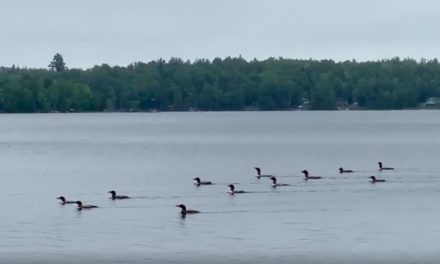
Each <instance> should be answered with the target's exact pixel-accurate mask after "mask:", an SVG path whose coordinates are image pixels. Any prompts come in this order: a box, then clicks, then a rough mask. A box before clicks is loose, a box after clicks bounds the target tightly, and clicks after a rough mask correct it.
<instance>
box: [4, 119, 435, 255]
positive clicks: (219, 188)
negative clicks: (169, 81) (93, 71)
mask: <svg viewBox="0 0 440 264" xmlns="http://www.w3.org/2000/svg"><path fill="white" fill-rule="evenodd" d="M439 154H440V112H439V111H316V112H312V111H310V112H308V111H293V112H188V113H178V112H170V113H84V114H79V113H78V114H77V113H75V114H2V115H0V164H1V169H0V180H1V184H0V208H1V209H2V213H1V221H0V263H60V262H62V263H198V262H200V263H224V262H231V263H268V262H274V263H292V262H295V263H324V262H325V263H333V262H334V263H353V262H358V263H359V262H360V260H362V261H363V262H362V263H366V262H371V263H394V262H395V263H420V262H423V263H438V260H440V250H439V246H438V243H439V242H440V225H439V222H440V203H439V201H440V199H439V197H440V178H439V175H440V163H439ZM378 161H382V162H383V163H384V165H385V166H391V167H395V168H396V169H395V170H392V171H382V172H379V171H378V165H377V162H378ZM254 166H259V167H261V168H262V170H263V173H267V174H274V175H276V176H277V177H278V181H279V182H280V183H288V184H290V186H285V187H278V188H276V189H274V188H272V187H271V185H270V181H269V180H268V179H267V178H262V179H259V180H258V179H256V177H255V175H256V174H255V171H254V169H253V167H254ZM341 166H342V167H344V168H346V169H352V170H356V172H355V173H352V174H339V172H338V168H339V167H341ZM303 169H308V170H309V171H310V173H311V174H312V175H319V176H322V177H323V178H322V179H320V180H308V181H305V180H304V178H303V177H302V175H301V172H300V171H301V170H303ZM370 175H376V176H377V177H378V178H381V179H386V181H387V182H385V183H376V184H371V183H370V182H369V179H368V177H369V176H370ZM193 177H200V178H202V179H206V180H211V181H213V182H214V183H215V184H214V185H212V186H201V187H196V186H194V184H193V181H192V178H193ZM229 183H236V187H237V189H241V190H246V191H249V192H250V193H245V194H236V195H230V194H228V193H227V187H226V185H227V184H229ZM112 189H114V190H116V191H117V192H118V193H119V194H124V195H130V196H132V197H134V198H133V199H127V200H118V201H113V200H111V199H109V194H108V193H107V192H108V191H110V190H112ZM59 195H64V196H66V198H67V199H71V200H81V201H83V202H84V203H88V204H95V205H98V206H99V207H100V208H97V209H93V210H83V211H78V210H77V209H76V206H74V205H64V206H62V205H60V204H59V202H58V201H57V200H56V199H55V198H56V197H57V196H59ZM179 203H184V204H186V205H187V207H188V208H191V209H196V210H199V211H201V212H202V213H200V214H195V215H188V216H187V217H186V218H182V217H180V215H179V210H178V208H176V207H175V205H176V204H179Z"/></svg>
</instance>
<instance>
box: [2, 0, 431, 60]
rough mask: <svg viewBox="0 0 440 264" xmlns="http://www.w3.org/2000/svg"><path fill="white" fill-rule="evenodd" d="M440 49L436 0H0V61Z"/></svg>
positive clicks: (411, 53)
mask: <svg viewBox="0 0 440 264" xmlns="http://www.w3.org/2000/svg"><path fill="white" fill-rule="evenodd" d="M57 52H58V53H61V54H62V55H63V57H64V59H65V61H66V64H67V66H68V67H71V68H78V67H81V68H89V67H92V66H94V65H100V64H102V63H108V64H110V65H121V66H125V65H127V64H129V63H132V62H135V61H150V60H154V59H158V58H161V57H162V58H165V59H168V58H170V57H180V58H183V59H191V60H193V59H196V58H208V59H212V58H215V57H226V56H239V55H241V56H243V57H244V58H246V59H253V58H257V59H265V58H268V57H280V56H281V57H285V58H306V59H308V58H313V59H324V58H330V59H334V60H346V59H356V60H376V59H381V58H391V57H395V56H399V57H411V58H415V59H420V58H427V59H433V58H436V57H439V53H440V1H438V0H417V1H416V0H215V1H214V0H0V65H4V66H11V65H12V64H15V65H19V66H21V67H47V65H48V64H49V61H50V60H51V58H52V57H53V55H54V54H55V53H57Z"/></svg>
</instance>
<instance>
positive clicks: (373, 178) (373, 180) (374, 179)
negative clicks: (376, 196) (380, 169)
mask: <svg viewBox="0 0 440 264" xmlns="http://www.w3.org/2000/svg"><path fill="white" fill-rule="evenodd" d="M370 179H371V183H376V182H386V181H385V180H378V179H376V177H374V176H370Z"/></svg>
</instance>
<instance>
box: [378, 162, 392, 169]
mask: <svg viewBox="0 0 440 264" xmlns="http://www.w3.org/2000/svg"><path fill="white" fill-rule="evenodd" d="M377 164H379V170H381V171H382V170H394V168H391V167H383V166H382V162H380V161H379V162H378V163H377Z"/></svg>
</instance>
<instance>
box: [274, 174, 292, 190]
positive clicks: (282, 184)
mask: <svg viewBox="0 0 440 264" xmlns="http://www.w3.org/2000/svg"><path fill="white" fill-rule="evenodd" d="M270 180H271V181H272V187H274V188H276V187H278V186H290V184H287V183H277V178H276V177H275V176H272V177H270Z"/></svg>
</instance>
